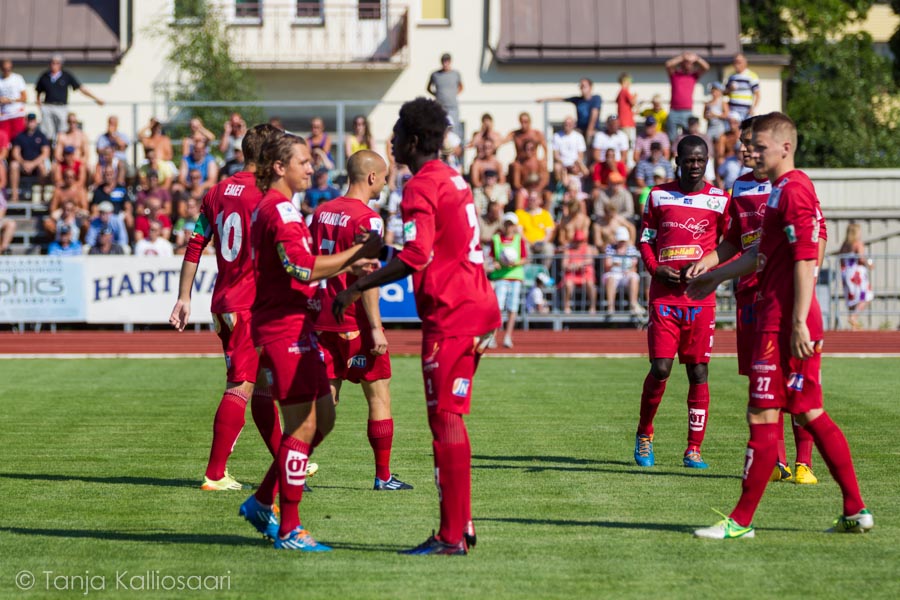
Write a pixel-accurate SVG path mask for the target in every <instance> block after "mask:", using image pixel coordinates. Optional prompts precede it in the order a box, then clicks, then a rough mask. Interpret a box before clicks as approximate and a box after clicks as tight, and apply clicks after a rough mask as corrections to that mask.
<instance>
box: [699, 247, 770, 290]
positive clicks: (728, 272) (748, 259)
mask: <svg viewBox="0 0 900 600" xmlns="http://www.w3.org/2000/svg"><path fill="white" fill-rule="evenodd" d="M757 253H758V249H757V248H756V247H753V248H751V249H749V250H747V251H746V252H744V254H743V255H741V257H740V258H739V259H737V260H736V261H733V262H730V263H728V264H727V265H725V266H723V267H719V268H718V269H713V270H712V271H707V272H706V273H703V274H702V275H699V276H697V277H695V278H694V279H692V280H690V282H689V283H688V286H687V289H686V290H685V293H686V294H687V296H688V298H691V299H692V300H702V299H703V298H706V297H707V296H709V295H710V294H712V293H713V292H714V291H716V288H717V287H718V286H719V285H720V284H721V283H722V282H724V281H728V280H729V279H734V278H736V277H741V276H743V275H748V274H750V273H752V272H753V271H755V270H756V255H757Z"/></svg>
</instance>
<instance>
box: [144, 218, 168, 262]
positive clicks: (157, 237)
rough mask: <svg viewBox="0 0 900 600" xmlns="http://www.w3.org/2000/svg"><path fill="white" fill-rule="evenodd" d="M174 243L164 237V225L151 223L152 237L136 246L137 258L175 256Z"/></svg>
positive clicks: (156, 222) (157, 222) (155, 222)
mask: <svg viewBox="0 0 900 600" xmlns="http://www.w3.org/2000/svg"><path fill="white" fill-rule="evenodd" d="M174 254H175V252H174V250H173V248H172V243H171V242H170V241H169V240H167V239H165V238H164V237H162V223H160V222H159V221H150V235H149V237H146V238H144V239H142V240H140V241H139V242H138V243H137V244H135V245H134V255H135V256H173V255H174Z"/></svg>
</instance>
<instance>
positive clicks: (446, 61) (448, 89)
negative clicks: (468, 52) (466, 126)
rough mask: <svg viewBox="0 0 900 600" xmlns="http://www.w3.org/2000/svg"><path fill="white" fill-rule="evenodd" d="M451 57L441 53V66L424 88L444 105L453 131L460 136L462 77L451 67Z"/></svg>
mask: <svg viewBox="0 0 900 600" xmlns="http://www.w3.org/2000/svg"><path fill="white" fill-rule="evenodd" d="M452 62H453V59H452V58H451V56H450V55H449V54H447V53H446V52H445V53H444V54H442V55H441V68H440V69H439V70H437V71H435V72H433V73H432V74H431V76H430V77H429V78H428V85H427V86H425V90H426V91H427V92H428V93H429V94H431V95H432V96H434V98H435V100H437V101H438V104H440V105H441V106H443V107H444V110H446V111H447V115H448V116H449V117H450V119H451V120H452V125H451V126H452V127H453V131H454V132H456V135H458V136H460V137H462V135H463V130H462V126H461V124H460V122H459V95H460V94H461V93H462V91H463V84H462V77H461V76H460V74H459V71H456V70H454V69H453V66H452Z"/></svg>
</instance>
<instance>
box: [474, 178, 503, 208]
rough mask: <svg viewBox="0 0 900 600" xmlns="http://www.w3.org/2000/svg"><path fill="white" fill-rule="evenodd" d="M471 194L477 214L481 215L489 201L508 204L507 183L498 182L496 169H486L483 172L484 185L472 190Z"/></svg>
mask: <svg viewBox="0 0 900 600" xmlns="http://www.w3.org/2000/svg"><path fill="white" fill-rule="evenodd" d="M472 196H473V199H474V200H475V208H476V209H477V210H478V214H479V215H483V214H484V213H485V211H487V207H488V204H490V203H491V202H496V203H498V204H501V205H502V206H506V205H507V204H509V185H508V184H506V183H501V182H500V174H499V173H497V171H494V170H493V169H488V170H487V171H485V172H484V185H483V186H481V187H479V188H475V189H474V190H472Z"/></svg>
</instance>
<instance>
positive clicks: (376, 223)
mask: <svg viewBox="0 0 900 600" xmlns="http://www.w3.org/2000/svg"><path fill="white" fill-rule="evenodd" d="M369 230H370V231H377V232H378V234H379V235H381V234H382V233H383V232H384V221H382V220H381V219H380V218H379V217H371V218H370V219H369Z"/></svg>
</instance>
